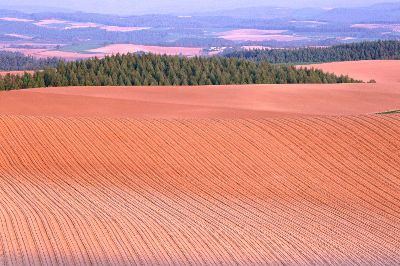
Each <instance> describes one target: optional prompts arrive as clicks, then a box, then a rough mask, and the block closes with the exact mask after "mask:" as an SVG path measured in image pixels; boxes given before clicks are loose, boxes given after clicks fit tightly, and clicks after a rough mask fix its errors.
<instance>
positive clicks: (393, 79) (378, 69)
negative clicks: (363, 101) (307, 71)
mask: <svg viewBox="0 0 400 266" xmlns="http://www.w3.org/2000/svg"><path fill="white" fill-rule="evenodd" d="M306 67H314V68H318V69H322V70H323V71H325V72H330V73H335V74H343V75H349V76H351V77H352V78H355V79H360V80H364V81H366V82H367V81H370V80H371V79H375V80H376V81H377V82H378V83H400V76H399V74H398V71H397V70H398V69H400V60H370V61H355V62H354V61H353V62H334V63H325V64H315V65H306Z"/></svg>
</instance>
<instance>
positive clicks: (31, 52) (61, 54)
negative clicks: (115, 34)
mask: <svg viewBox="0 0 400 266" xmlns="http://www.w3.org/2000/svg"><path fill="white" fill-rule="evenodd" d="M2 50H3V51H8V52H18V53H22V54H24V55H26V56H32V57H34V58H49V57H50V58H51V57H57V58H62V59H65V60H78V59H88V58H94V57H98V58H102V57H104V56H105V55H104V54H102V53H86V54H85V53H76V52H65V51H57V50H48V49H35V48H31V49H30V48H10V47H6V48H3V49H2Z"/></svg>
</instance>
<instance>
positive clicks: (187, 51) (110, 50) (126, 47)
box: [89, 44, 203, 56]
mask: <svg viewBox="0 0 400 266" xmlns="http://www.w3.org/2000/svg"><path fill="white" fill-rule="evenodd" d="M202 51H203V49H202V48H191V47H166V46H147V45H136V44H111V45H107V46H104V47H101V48H97V49H92V50H89V52H92V53H102V54H106V55H113V54H117V53H120V54H127V53H136V52H144V53H153V54H166V55H184V56H196V55H197V56H199V55H201V53H202Z"/></svg>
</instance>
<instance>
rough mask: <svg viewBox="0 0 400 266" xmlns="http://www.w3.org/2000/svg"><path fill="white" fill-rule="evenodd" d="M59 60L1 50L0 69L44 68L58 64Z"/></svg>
mask: <svg viewBox="0 0 400 266" xmlns="http://www.w3.org/2000/svg"><path fill="white" fill-rule="evenodd" d="M58 61H59V59H57V58H46V59H36V58H33V57H32V56H25V55H23V54H21V53H16V52H6V51H0V70H2V71H14V70H36V69H44V68H45V67H55V66H57V63H58Z"/></svg>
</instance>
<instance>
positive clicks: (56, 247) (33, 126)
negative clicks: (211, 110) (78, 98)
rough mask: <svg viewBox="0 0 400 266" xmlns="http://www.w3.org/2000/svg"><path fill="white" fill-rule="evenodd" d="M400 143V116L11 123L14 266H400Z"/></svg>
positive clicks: (6, 249)
mask: <svg viewBox="0 0 400 266" xmlns="http://www.w3.org/2000/svg"><path fill="white" fill-rule="evenodd" d="M399 133H400V117H399V116H360V117H337V118H335V117H314V118H280V119H267V120H240V119H233V120H131V119H106V118H52V117H23V116H0V195H1V197H0V226H1V230H0V264H4V265H55V264H56V265H87V264H95V265H110V264H115V265H131V264H138V265H172V264H185V265H204V264H223V265H233V264H236V265H237V264H239V265H248V264H253V265H263V264H274V265H299V264H304V265H321V264H349V265H353V264H354V265H358V264H374V265H393V264H398V263H400V256H399V254H400V241H399V239H400V178H399V176H400V167H399V165H400V139H399V138H398V137H396V136H398V135H399Z"/></svg>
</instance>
